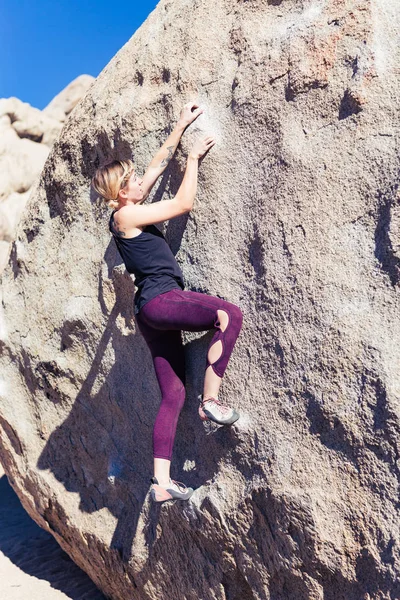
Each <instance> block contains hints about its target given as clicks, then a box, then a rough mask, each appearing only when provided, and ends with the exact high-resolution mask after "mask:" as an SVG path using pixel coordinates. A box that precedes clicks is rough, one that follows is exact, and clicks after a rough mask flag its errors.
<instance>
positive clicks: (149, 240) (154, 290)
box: [109, 210, 185, 315]
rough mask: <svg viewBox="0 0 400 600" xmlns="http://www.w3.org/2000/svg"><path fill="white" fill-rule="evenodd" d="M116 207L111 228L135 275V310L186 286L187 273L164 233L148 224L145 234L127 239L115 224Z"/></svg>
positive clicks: (124, 258) (127, 264) (137, 310)
mask: <svg viewBox="0 0 400 600" xmlns="http://www.w3.org/2000/svg"><path fill="white" fill-rule="evenodd" d="M115 212H116V210H113V212H112V214H111V216H110V222H109V229H110V231H111V233H112V234H113V237H114V240H115V243H116V244H117V248H118V251H119V253H120V255H121V258H122V260H123V261H124V263H125V267H126V270H127V271H128V272H129V273H133V274H134V275H135V285H136V286H137V288H138V289H137V291H136V293H135V297H134V313H135V315H136V314H137V313H138V312H139V311H140V309H141V308H142V306H144V304H146V302H148V301H149V300H151V299H152V298H155V297H156V296H158V295H159V294H163V293H164V292H168V291H169V290H172V289H174V288H180V289H182V290H183V289H185V284H184V281H183V273H182V271H181V269H180V267H179V265H178V263H177V262H176V260H175V256H174V255H173V254H172V250H171V248H170V247H169V246H168V244H167V242H166V240H165V238H164V236H163V234H162V233H161V231H160V230H159V229H157V227H156V226H155V225H147V226H146V227H144V229H143V231H142V233H140V234H139V235H137V236H135V237H133V238H125V237H123V236H121V235H119V234H118V232H117V230H116V229H115V225H114V213H115Z"/></svg>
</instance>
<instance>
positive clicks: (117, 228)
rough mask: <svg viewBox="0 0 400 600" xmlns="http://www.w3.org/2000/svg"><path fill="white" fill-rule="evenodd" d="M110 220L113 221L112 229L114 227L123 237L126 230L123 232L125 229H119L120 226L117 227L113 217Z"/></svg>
mask: <svg viewBox="0 0 400 600" xmlns="http://www.w3.org/2000/svg"><path fill="white" fill-rule="evenodd" d="M112 222H113V225H114V229H115V231H116V232H117V233H118V235H120V236H121V237H124V235H126V232H125V231H123V230H122V229H120V228H119V227H118V225H117V224H116V222H115V221H114V218H113V220H112Z"/></svg>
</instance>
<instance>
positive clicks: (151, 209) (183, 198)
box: [120, 136, 215, 227]
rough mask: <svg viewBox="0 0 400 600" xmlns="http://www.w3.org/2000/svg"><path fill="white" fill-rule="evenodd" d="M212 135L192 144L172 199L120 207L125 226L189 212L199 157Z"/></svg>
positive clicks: (147, 222)
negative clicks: (179, 182)
mask: <svg viewBox="0 0 400 600" xmlns="http://www.w3.org/2000/svg"><path fill="white" fill-rule="evenodd" d="M214 143H215V141H214V138H213V137H212V136H206V137H204V138H202V139H200V140H197V142H196V143H195V144H194V146H193V148H192V150H191V152H190V154H189V156H188V159H187V164H186V171H185V175H184V177H183V180H182V183H181V185H180V187H179V189H178V191H177V193H176V196H175V198H172V200H165V201H161V202H153V203H152V204H146V205H144V206H143V205H139V204H128V205H127V206H124V207H122V208H121V209H120V212H122V211H123V219H124V222H125V224H126V226H127V227H144V226H145V225H150V224H152V223H161V222H162V221H168V220H169V219H173V218H174V217H178V216H179V215H183V214H185V213H187V212H190V211H191V210H192V208H193V203H194V199H195V196H196V192H197V175H198V168H199V159H200V158H201V157H202V156H203V155H204V154H205V153H206V152H208V150H209V149H210V148H211V147H212V146H213V145H214Z"/></svg>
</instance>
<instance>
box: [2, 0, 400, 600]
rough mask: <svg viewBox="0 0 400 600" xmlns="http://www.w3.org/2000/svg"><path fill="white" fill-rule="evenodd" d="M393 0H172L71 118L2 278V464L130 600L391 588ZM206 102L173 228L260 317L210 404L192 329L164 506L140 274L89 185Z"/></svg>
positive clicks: (213, 286)
mask: <svg viewBox="0 0 400 600" xmlns="http://www.w3.org/2000/svg"><path fill="white" fill-rule="evenodd" d="M399 13H400V7H399V5H398V4H396V3H394V2H385V1H384V0H330V1H329V0H326V1H324V2H316V1H311V0H310V1H306V0H303V1H301V0H264V1H263V0H252V1H251V0H249V1H247V2H245V1H240V0H239V1H237V2H233V3H232V2H231V1H229V2H228V1H220V2H215V1H211V0H199V1H196V2H184V1H183V0H182V1H177V0H175V1H174V2H172V1H171V0H162V1H161V2H160V3H159V4H158V6H157V8H156V10H155V11H154V12H152V13H151V15H150V16H149V17H148V19H147V21H146V22H145V23H144V25H143V26H142V27H141V28H140V29H139V30H138V31H137V32H136V33H135V35H134V36H133V37H132V39H131V40H129V42H128V43H127V44H126V45H125V46H124V47H123V48H122V49H121V50H120V51H119V52H118V54H117V55H116V56H115V57H114V59H113V60H112V61H111V62H110V64H109V65H107V66H106V68H105V69H104V70H103V71H102V73H101V74H100V75H99V77H98V78H97V80H96V82H95V84H94V85H93V86H92V87H91V88H90V90H89V91H88V93H87V94H86V96H85V98H84V99H83V100H82V102H81V103H80V104H79V106H78V107H76V110H75V111H74V113H73V114H72V115H71V116H70V118H69V119H68V120H67V122H66V123H65V125H64V127H63V129H62V131H61V134H60V137H59V138H58V139H57V141H56V143H55V144H54V146H53V148H52V150H51V152H50V155H49V157H48V159H47V161H46V164H45V166H44V169H43V171H42V174H41V177H40V180H38V181H37V183H36V186H35V190H34V192H33V193H32V195H31V197H30V200H29V203H28V206H27V210H26V213H25V215H24V218H23V222H22V223H21V224H20V226H19V229H18V235H17V240H16V241H15V243H14V244H13V247H12V251H11V255H10V261H9V264H8V266H7V268H6V270H5V272H4V274H3V300H2V317H1V331H0V334H1V340H2V342H1V357H0V372H1V388H0V389H1V397H2V402H1V437H0V440H1V441H0V447H1V450H0V452H1V460H2V462H3V463H4V466H5V469H6V472H7V475H8V477H9V479H10V481H11V483H12V485H13V487H14V488H15V490H16V491H17V493H18V495H19V497H20V498H21V501H22V502H23V504H24V506H25V507H26V509H27V510H28V512H29V513H30V514H31V515H32V517H33V518H34V519H35V520H36V521H37V522H38V523H39V524H40V525H41V526H42V527H45V528H46V529H48V530H49V531H51V532H52V533H53V535H54V536H55V538H56V539H57V540H58V542H59V543H60V544H61V546H62V547H63V548H64V549H65V550H66V551H67V552H68V553H69V555H70V556H71V557H72V558H73V559H74V560H75V561H76V562H77V563H78V565H80V566H81V567H82V568H83V569H84V570H85V571H86V572H87V573H89V575H90V576H91V577H92V578H93V580H94V581H95V582H96V584H97V585H98V586H99V587H100V588H101V589H102V590H103V591H104V593H105V594H107V596H109V597H110V598H112V599H113V600H122V599H124V600H125V599H127V598H129V599H130V600H149V599H156V598H157V599H159V598H182V599H188V600H189V599H190V600H192V599H195V598H196V599H197V598H201V599H205V600H208V599H218V600H239V599H240V600H255V599H257V600H261V599H262V600H264V599H269V600H317V599H321V600H322V599H324V600H361V599H363V600H383V599H384V600H389V599H391V600H394V599H395V598H399V597H400V584H399V581H400V579H399V575H400V557H399V539H400V538H399V533H400V532H399V512H398V509H399V504H398V475H399V448H398V440H399V401H400V386H399V366H400V321H399V265H400V262H399V260H400V255H399V243H400V240H399V220H400V204H399V197H398V195H397V190H398V183H399V148H398V141H399V137H398V135H399V119H398V101H397V100H398V97H399V67H398V65H399V58H400V57H399V50H398V48H399V45H398V36H399V23H400V14H399ZM189 100H193V101H199V102H200V103H202V104H203V105H204V106H205V108H206V111H207V112H206V113H205V114H204V115H202V116H201V117H200V118H199V119H198V120H197V121H196V122H195V123H194V124H193V126H192V127H191V128H189V129H188V131H187V132H186V133H185V135H184V137H183V139H182V144H181V147H180V149H179V150H178V152H177V154H176V157H175V159H174V160H173V161H172V162H171V163H170V166H169V168H168V170H167V171H166V172H165V175H164V177H163V178H162V181H161V182H160V185H159V187H158V188H157V189H155V190H154V195H153V196H152V198H151V200H153V199H155V200H161V198H162V196H163V200H162V201H164V199H167V198H169V197H171V196H173V195H174V194H175V193H176V190H177V189H178V186H179V184H180V181H181V178H182V174H183V170H184V168H185V157H186V154H187V152H188V150H189V149H190V147H191V144H192V142H193V140H194V139H195V138H196V137H198V135H199V132H203V131H207V132H211V133H213V134H214V135H215V136H216V139H217V143H216V145H215V146H214V148H213V149H212V151H211V152H210V153H209V155H208V156H207V157H206V158H205V159H204V161H203V162H202V164H201V167H200V175H199V189H198V194H197V199H196V203H195V207H194V209H193V211H192V212H191V214H190V215H189V217H188V218H182V219H175V220H173V221H171V222H170V223H168V225H167V226H166V227H165V234H166V236H167V239H168V240H169V242H170V244H171V247H172V249H173V251H174V252H175V253H176V257H177V260H178V261H179V263H180V265H181V267H182V269H183V272H184V276H185V280H186V285H187V288H189V289H194V290H198V291H203V292H207V293H211V294H217V295H220V296H221V297H224V298H226V299H228V300H230V301H232V302H235V303H237V304H238V305H239V306H240V307H241V308H242V310H243V312H244V324H243V330H242V334H241V336H240V338H239V340H238V342H237V345H236V347H235V351H234V354H233V356H232V359H231V362H230V365H229V367H228V370H227V372H226V376H225V378H224V382H223V386H222V388H221V393H222V398H223V399H225V400H226V401H228V402H229V403H232V404H233V405H235V406H237V407H238V408H239V409H240V411H241V413H242V417H241V419H240V420H239V421H238V423H237V425H235V426H234V427H232V428H230V429H229V428H217V427H215V428H214V426H210V427H209V428H207V427H206V426H205V425H204V424H202V423H201V422H200V420H199V419H198V417H197V404H196V401H195V399H196V394H197V393H199V392H200V391H201V384H202V374H203V369H204V367H205V354H206V348H207V345H208V343H209V341H210V339H211V335H212V333H211V332H206V333H202V334H193V333H192V334H189V333H185V334H184V340H185V344H186V357H187V374H188V381H189V384H188V389H187V400H186V403H185V406H184V408H183V410H182V413H181V415H180V419H179V423H178V430H177V438H176V442H175V448H174V462H173V470H172V476H173V477H174V478H175V479H178V480H180V481H185V483H187V484H189V485H192V486H193V487H194V488H197V489H196V491H195V493H194V495H193V496H192V499H191V501H190V502H188V503H180V504H179V503H176V504H175V505H164V506H162V507H154V506H151V505H150V503H149V496H148V491H149V477H150V476H151V474H152V454H151V433H152V427H153V423H154V418H155V415H156V412H157V410H158V405H159V399H160V392H159V389H158V385H157V382H156V379H155V375H154V370H153V366H152V362H151V357H150V353H149V351H148V349H147V347H146V345H145V342H144V340H143V338H142V337H141V335H140V333H139V332H138V331H137V330H136V328H135V322H134V318H133V293H134V285H133V282H132V279H131V278H130V277H129V276H128V275H127V274H126V272H125V271H124V267H123V265H122V264H121V261H120V259H119V257H118V255H117V253H116V249H115V245H114V242H113V241H112V240H111V239H110V235H109V232H108V229H107V221H108V210H107V209H106V208H105V207H103V206H102V205H101V203H100V202H99V200H98V199H97V198H96V197H95V196H94V195H93V193H92V192H91V190H90V178H91V176H92V175H93V173H94V171H95V169H96V167H97V166H98V165H99V164H101V163H103V162H104V161H105V160H108V159H111V158H113V157H122V158H127V157H133V159H134V160H135V161H136V164H137V168H138V171H139V172H143V171H144V169H145V168H146V166H147V164H148V163H149V162H150V160H151V158H152V156H153V155H154V153H155V152H156V151H157V150H158V149H159V147H160V145H161V144H162V143H163V141H164V140H165V138H166V135H167V134H168V132H169V131H170V128H171V127H172V126H173V125H174V123H175V121H176V120H177V119H178V117H179V113H180V109H181V107H182V106H183V104H184V103H185V102H187V101H189Z"/></svg>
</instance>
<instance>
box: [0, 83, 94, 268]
mask: <svg viewBox="0 0 400 600" xmlns="http://www.w3.org/2000/svg"><path fill="white" fill-rule="evenodd" d="M93 81H94V77H91V76H90V75H81V76H79V77H77V78H76V79H74V81H72V82H71V83H70V84H69V85H68V86H67V87H66V88H65V89H64V90H63V91H62V92H60V93H59V94H58V95H57V96H56V97H55V98H54V99H53V100H52V101H51V102H50V104H49V105H48V106H46V108H44V109H43V110H42V111H41V110H39V109H37V108H34V107H32V106H30V104H28V103H27V102H22V101H21V100H19V99H18V98H14V97H11V98H0V273H1V272H2V270H3V268H4V266H5V264H6V262H7V260H8V254H9V248H10V246H9V242H11V241H12V240H13V239H14V238H15V234H16V228H17V225H18V222H19V219H20V216H21V215H22V213H23V211H24V208H25V205H26V202H27V201H28V198H29V191H30V189H31V186H32V185H33V183H34V181H35V179H36V178H37V177H38V175H39V174H40V172H41V170H42V168H43V165H44V163H45V160H46V158H47V156H48V154H49V152H50V148H51V147H52V145H53V144H54V142H55V140H56V139H57V137H58V136H59V134H60V131H61V129H62V127H63V125H64V123H65V120H66V118H67V117H68V115H69V114H70V113H71V111H72V109H73V108H74V106H75V105H76V104H77V103H78V101H79V100H80V98H81V97H82V96H83V95H84V94H85V93H86V91H87V89H88V88H89V86H90V85H91V83H92V82H93Z"/></svg>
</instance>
